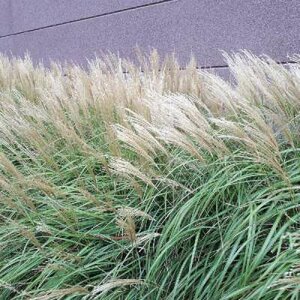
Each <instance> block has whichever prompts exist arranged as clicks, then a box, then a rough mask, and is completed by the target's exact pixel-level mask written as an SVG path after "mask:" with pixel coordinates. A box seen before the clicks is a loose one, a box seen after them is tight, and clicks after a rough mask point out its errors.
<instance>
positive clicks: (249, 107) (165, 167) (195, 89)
mask: <svg viewBox="0 0 300 300" xmlns="http://www.w3.org/2000/svg"><path fill="white" fill-rule="evenodd" d="M226 60H227V62H228V64H229V66H230V70H231V72H232V74H233V75H234V77H235V81H234V83H229V82H226V81H224V80H222V79H221V78H220V77H218V76H216V75H213V74H211V73H208V72H203V71H199V70H198V69H197V67H196V63H195V62H194V61H193V60H192V61H191V63H190V64H189V65H188V66H187V67H186V68H185V69H184V70H182V69H180V67H179V64H178V63H177V61H176V59H175V58H174V57H173V56H172V57H167V58H166V59H165V60H163V61H159V57H158V55H157V53H156V52H153V53H152V54H151V55H150V56H149V57H144V58H142V59H141V66H140V67H137V66H135V65H134V64H132V63H131V62H129V61H126V60H123V59H119V58H116V57H113V56H111V57H106V58H104V59H96V60H95V61H92V62H90V63H89V67H88V69H87V70H84V69H82V68H80V67H78V66H66V67H62V66H60V65H58V64H53V65H52V66H51V68H49V69H47V68H44V67H43V66H42V65H38V66H34V65H33V64H32V62H31V61H30V59H29V58H28V57H25V58H24V59H16V58H11V59H8V58H7V57H4V56H1V57H0V92H1V94H0V200H1V201H0V274H1V275H0V298H1V299H45V300H46V299H47V300H48V299H86V300H88V299H112V300H113V299H145V300H146V299H168V300H171V299H174V300H175V299H176V300H177V299H185V300H186V299H224V300H225V299H253V300H254V299H255V300H256V299H272V300H273V299H298V297H299V296H298V295H299V288H300V285H299V282H300V278H299V271H300V269H299V266H300V257H299V245H300V231H299V224H300V223H299V222H300V211H299V207H300V189H299V183H300V168H299V167H300V137H299V125H300V123H299V111H300V110H299V106H300V71H299V70H300V69H299V57H295V58H294V60H295V64H293V65H291V66H288V67H287V66H282V65H278V64H276V63H275V62H274V61H273V60H271V59H270V58H267V57H266V58H257V57H255V56H253V55H251V54H249V53H241V54H236V55H233V56H230V57H229V56H228V57H226ZM141 70H142V72H141Z"/></svg>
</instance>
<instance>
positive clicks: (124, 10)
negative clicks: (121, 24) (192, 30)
mask: <svg viewBox="0 0 300 300" xmlns="http://www.w3.org/2000/svg"><path fill="white" fill-rule="evenodd" d="M178 1H180V0H161V1H158V2H154V3H146V4H143V5H138V6H133V7H128V8H124V9H119V10H116V11H112V12H107V13H103V14H98V15H93V16H89V17H83V18H80V19H76V20H71V21H65V22H61V23H56V24H52V25H47V26H42V27H38V28H34V29H28V30H24V31H19V32H14V33H10V34H6V35H2V36H0V39H1V38H6V37H10V36H16V35H21V34H24V33H29V32H34V31H38V30H43V29H47V28H52V27H57V26H62V25H67V24H72V23H77V22H81V21H86V20H91V19H95V18H100V17H105V16H110V15H114V14H118V13H123V12H127V11H133V10H137V9H142V8H146V7H150V6H156V5H159V4H165V3H170V2H178Z"/></svg>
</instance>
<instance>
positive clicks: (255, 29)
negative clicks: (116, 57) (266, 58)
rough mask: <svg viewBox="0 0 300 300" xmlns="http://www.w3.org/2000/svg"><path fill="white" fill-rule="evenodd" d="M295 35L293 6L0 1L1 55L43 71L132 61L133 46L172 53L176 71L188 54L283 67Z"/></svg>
mask: <svg viewBox="0 0 300 300" xmlns="http://www.w3.org/2000/svg"><path fill="white" fill-rule="evenodd" d="M299 29H300V1H299V0H285V1H284V0H247V1H241V0H226V1H221V0H163V1H159V0H156V1H155V0H98V1H97V0H85V1H82V0H26V1H25V0H0V51H1V52H6V53H8V54H10V53H12V54H14V55H23V54H24V53H25V52H26V51H28V52H29V53H31V56H32V57H33V59H34V60H36V61H37V60H43V61H44V62H46V63H48V61H49V60H50V59H53V60H62V61H64V60H68V61H75V62H77V63H82V64H84V63H85V62H86V59H87V58H88V59H91V58H93V57H94V56H95V54H97V53H101V51H112V52H115V53H119V54H120V56H124V57H133V56H134V48H135V47H136V46H137V45H138V46H140V47H141V48H142V49H145V50H148V49H151V48H157V49H158V50H159V52H160V53H162V54H164V53H169V52H171V51H173V50H174V51H175V52H176V53H177V56H178V57H179V59H180V62H181V63H182V64H183V65H184V64H185V63H186V62H187V60H188V59H189V57H190V55H191V53H193V54H194V55H195V56H196V58H197V60H198V62H199V65H200V66H208V67H209V66H212V67H219V66H223V65H224V60H223V57H222V54H221V52H220V50H225V51H227V52H230V51H238V50H241V49H248V50H250V51H252V52H254V53H255V54H267V55H270V56H271V57H272V58H274V59H276V60H277V61H278V62H285V61H287V59H288V58H287V55H292V54H294V53H296V52H298V53H299V52H300V31H299ZM223 69H224V68H223ZM223 69H222V71H224V70H223Z"/></svg>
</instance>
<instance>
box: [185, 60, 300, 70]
mask: <svg viewBox="0 0 300 300" xmlns="http://www.w3.org/2000/svg"><path fill="white" fill-rule="evenodd" d="M296 63H297V62H296V61H293V60H288V61H276V64H278V65H289V64H296ZM225 68H229V65H216V66H200V67H197V69H199V70H206V69H225ZM182 69H183V70H184V69H185V68H182Z"/></svg>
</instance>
